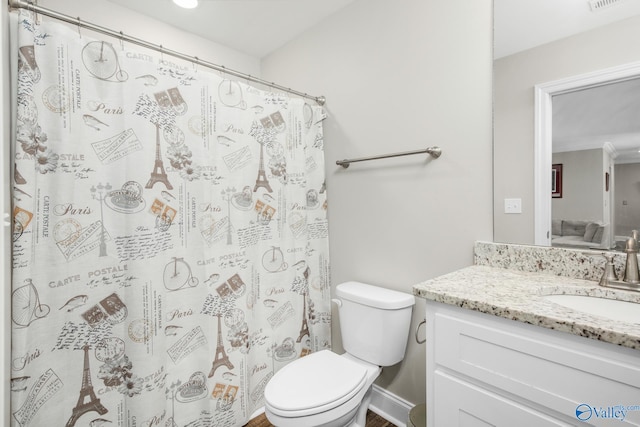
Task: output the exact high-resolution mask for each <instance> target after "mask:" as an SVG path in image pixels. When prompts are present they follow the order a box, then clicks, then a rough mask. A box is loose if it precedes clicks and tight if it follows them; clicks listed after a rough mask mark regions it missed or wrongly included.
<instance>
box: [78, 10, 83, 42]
mask: <svg viewBox="0 0 640 427" xmlns="http://www.w3.org/2000/svg"><path fill="white" fill-rule="evenodd" d="M78 37H80V38H81V39H82V33H81V32H80V17H79V16H78Z"/></svg>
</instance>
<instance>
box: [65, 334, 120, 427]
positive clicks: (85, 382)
mask: <svg viewBox="0 0 640 427" xmlns="http://www.w3.org/2000/svg"><path fill="white" fill-rule="evenodd" d="M82 349H83V350H84V368H83V369H82V387H81V388H80V397H78V403H76V406H75V407H74V408H73V411H72V412H71V418H69V421H67V424H66V427H73V426H75V424H76V421H78V418H80V417H81V416H83V415H84V414H86V413H87V412H97V413H98V414H100V415H104V414H106V413H107V412H109V411H108V410H107V408H105V407H104V406H102V403H100V399H98V398H97V397H96V394H95V392H94V391H93V385H91V371H90V370H89V346H88V345H85V346H84V347H82ZM87 397H88V398H89V401H86V402H85V400H86V399H87Z"/></svg>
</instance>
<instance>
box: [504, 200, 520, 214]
mask: <svg viewBox="0 0 640 427" xmlns="http://www.w3.org/2000/svg"><path fill="white" fill-rule="evenodd" d="M504 213H506V214H519V213H522V199H504Z"/></svg>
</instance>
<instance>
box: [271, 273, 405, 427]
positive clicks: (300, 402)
mask: <svg viewBox="0 0 640 427" xmlns="http://www.w3.org/2000/svg"><path fill="white" fill-rule="evenodd" d="M336 295H337V297H338V298H337V299H334V300H333V302H335V303H336V304H337V305H338V314H339V316H340V331H341V333H342V344H343V347H344V349H345V351H346V353H344V354H342V355H338V354H336V353H333V352H331V351H329V350H322V351H319V352H317V353H312V354H310V355H308V356H306V357H302V358H300V359H298V360H295V361H294V362H291V363H290V364H288V365H287V366H285V367H283V368H282V369H281V370H280V371H278V372H277V373H276V374H275V375H274V376H273V378H271V380H270V381H269V383H268V384H267V387H266V388H265V390H264V398H265V413H266V415H267V418H268V419H269V421H270V422H271V423H272V424H273V425H274V426H276V427H316V426H322V427H346V426H351V427H364V425H365V420H366V416H367V409H368V407H369V402H370V400H371V389H372V385H373V382H374V380H375V379H376V378H377V377H378V375H380V372H381V371H382V366H391V365H395V364H396V363H398V362H400V361H401V360H402V359H403V358H404V352H405V349H406V346H407V338H408V335H409V326H410V323H411V311H412V309H413V305H414V304H415V299H414V297H413V295H410V294H405V293H402V292H397V291H392V290H390V289H384V288H379V287H377V286H371V285H365V284H364V283H359V282H346V283H342V284H340V285H338V286H337V287H336Z"/></svg>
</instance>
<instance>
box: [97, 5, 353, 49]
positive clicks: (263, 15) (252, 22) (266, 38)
mask: <svg viewBox="0 0 640 427" xmlns="http://www.w3.org/2000/svg"><path fill="white" fill-rule="evenodd" d="M109 1H111V2H112V3H116V4H118V5H120V6H123V7H126V8H129V9H132V10H135V11H136V12H139V13H142V14H144V15H147V16H150V17H152V18H155V19H157V20H159V21H162V22H165V23H167V24H170V25H172V26H174V27H177V28H180V29H182V30H184V31H188V32H191V33H194V34H197V35H199V36H200V37H203V38H206V39H208V40H212V41H214V42H216V43H220V44H222V45H224V46H227V47H230V48H232V49H235V50H237V51H240V52H243V53H245V54H248V55H250V56H253V57H256V58H262V57H264V56H266V55H268V54H269V53H271V52H273V51H274V50H276V49H278V48H279V47H282V46H283V45H285V44H286V43H287V42H289V41H291V40H293V39H295V38H296V37H298V36H299V35H300V34H302V33H303V32H304V31H306V30H308V29H309V28H311V27H313V26H314V25H316V24H318V23H319V22H320V21H322V20H323V19H325V18H327V17H328V16H329V15H332V14H334V13H336V12H337V11H339V10H340V9H343V8H345V7H347V6H348V5H349V4H350V3H353V2H354V1H355V0H200V4H199V6H198V7H197V8H195V9H183V8H181V7H178V6H176V5H175V4H174V3H173V1H171V0H109Z"/></svg>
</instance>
